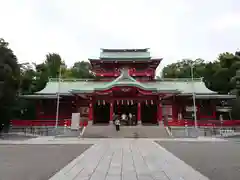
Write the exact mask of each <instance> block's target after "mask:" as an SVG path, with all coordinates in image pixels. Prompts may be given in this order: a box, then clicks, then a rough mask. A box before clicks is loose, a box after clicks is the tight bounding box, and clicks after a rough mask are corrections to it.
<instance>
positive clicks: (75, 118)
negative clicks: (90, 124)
mask: <svg viewBox="0 0 240 180" xmlns="http://www.w3.org/2000/svg"><path fill="white" fill-rule="evenodd" d="M79 123H80V113H72V119H71V129H72V130H78V129H79Z"/></svg>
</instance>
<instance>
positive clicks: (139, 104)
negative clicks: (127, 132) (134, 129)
mask: <svg viewBox="0 0 240 180" xmlns="http://www.w3.org/2000/svg"><path fill="white" fill-rule="evenodd" d="M137 108H138V109H137V121H138V124H141V102H139V103H138V107H137Z"/></svg>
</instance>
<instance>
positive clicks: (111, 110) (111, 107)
mask: <svg viewBox="0 0 240 180" xmlns="http://www.w3.org/2000/svg"><path fill="white" fill-rule="evenodd" d="M112 121H113V102H110V122H112Z"/></svg>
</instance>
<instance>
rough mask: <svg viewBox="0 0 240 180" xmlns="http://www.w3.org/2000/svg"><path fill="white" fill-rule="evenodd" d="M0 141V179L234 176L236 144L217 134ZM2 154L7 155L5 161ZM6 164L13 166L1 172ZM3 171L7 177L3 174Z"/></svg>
mask: <svg viewBox="0 0 240 180" xmlns="http://www.w3.org/2000/svg"><path fill="white" fill-rule="evenodd" d="M1 143H4V144H5V145H3V144H2V145H0V146H1V147H0V149H2V150H1V152H0V155H1V156H3V157H4V158H5V160H4V158H3V157H1V156H0V158H1V159H0V161H1V162H5V163H3V164H1V167H0V169H1V172H0V179H1V178H2V179H4V180H5V179H8V180H15V179H14V178H13V177H18V178H17V179H18V180H28V179H31V180H32V179H34V180H35V179H36V180H47V179H50V180H73V179H74V180H116V179H117V180H125V179H126V180H207V179H210V180H215V179H218V180H226V179H229V180H231V179H238V178H236V177H239V176H240V174H239V173H238V172H240V171H238V170H239V169H238V168H239V164H240V160H239V158H238V157H239V156H238V152H239V146H240V145H239V144H238V143H236V142H234V141H224V140H220V139H212V138H198V139H93V138H91V139H78V138H54V137H38V138H33V139H28V140H24V141H18V142H17V141H4V142H3V141H0V144H1ZM158 143H159V144H160V145H159V144H158ZM91 144H92V145H91ZM89 147H90V148H89ZM4 149H5V150H4ZM33 152H34V153H33ZM226 152H229V154H227V153H226ZM4 154H7V155H8V156H10V157H11V158H10V160H9V159H8V162H7V163H6V158H7V157H5V155H4ZM13 154H14V156H13ZM18 156H19V157H18ZM211 157H212V159H211ZM8 158H9V157H8ZM44 158H45V159H44ZM24 161H25V162H24ZM16 162H17V163H16ZM20 162H24V163H23V165H22V166H26V167H25V169H24V168H23V167H22V166H21V163H20ZM29 164H30V165H29ZM42 165H43V166H44V167H43V166H42ZM226 166H229V167H226ZM204 167H205V169H204ZM4 168H5V169H4ZM11 168H13V169H17V170H16V171H15V172H14V173H12V171H10V172H11V176H6V174H7V172H8V170H9V169H11ZM232 168H235V169H234V170H231V169H232ZM23 169H24V170H23ZM21 170H22V171H21ZM211 171H213V172H214V171H215V173H209V172H211ZM21 172H25V173H26V174H25V177H24V176H21ZM29 172H32V174H31V173H30V174H29ZM224 172H226V173H224ZM232 173H233V174H232ZM4 174H5V177H12V179H11V178H3V177H2V175H4ZM19 174H20V175H19ZM43 174H45V175H43ZM8 175H9V174H8ZM33 177H34V178H33Z"/></svg>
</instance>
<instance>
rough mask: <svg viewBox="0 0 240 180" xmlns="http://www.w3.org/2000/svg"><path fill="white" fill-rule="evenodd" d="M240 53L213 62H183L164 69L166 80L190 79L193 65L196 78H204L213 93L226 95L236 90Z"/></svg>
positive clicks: (226, 54)
mask: <svg viewBox="0 0 240 180" xmlns="http://www.w3.org/2000/svg"><path fill="white" fill-rule="evenodd" d="M239 55H240V52H236V53H235V54H233V53H229V52H225V53H222V54H219V56H218V58H217V59H216V60H215V61H213V62H204V61H203V60H201V59H197V60H195V61H192V60H186V59H184V60H182V61H178V62H177V63H172V64H170V65H168V66H166V67H164V68H163V77H164V78H190V77H191V71H190V70H191V65H192V64H194V71H193V72H194V74H193V76H194V77H195V78H198V77H203V81H204V82H205V84H206V86H207V87H208V88H209V89H211V90H212V91H216V92H219V93H222V94H226V93H229V92H231V91H232V90H233V89H235V83H234V77H235V74H236V71H237V70H238V69H240V56H239Z"/></svg>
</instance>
